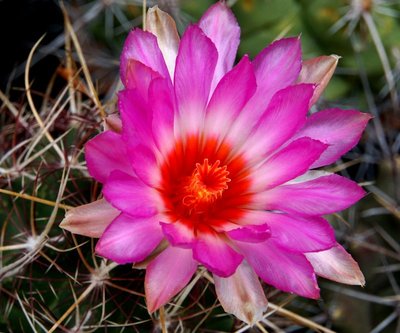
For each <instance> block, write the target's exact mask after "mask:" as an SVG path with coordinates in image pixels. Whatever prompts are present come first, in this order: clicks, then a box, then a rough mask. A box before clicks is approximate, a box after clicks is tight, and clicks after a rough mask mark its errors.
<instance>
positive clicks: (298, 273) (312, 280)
mask: <svg viewBox="0 0 400 333" xmlns="http://www.w3.org/2000/svg"><path fill="white" fill-rule="evenodd" d="M235 244H236V245H237V246H238V248H239V249H240V251H241V253H243V255H244V256H245V258H246V260H247V261H248V263H249V264H250V266H252V267H253V269H254V271H255V272H256V273H257V275H258V276H260V277H261V279H263V280H264V281H265V282H266V283H268V284H270V285H272V286H274V287H276V288H278V289H280V290H283V291H287V292H290V293H295V294H297V295H300V296H304V297H309V298H319V288H318V285H317V280H316V277H315V274H314V270H313V268H312V266H311V265H310V263H309V262H308V261H307V259H306V258H305V256H304V255H302V254H298V253H293V252H290V251H287V250H285V249H284V248H281V247H279V246H278V245H276V244H275V242H274V241H273V240H272V239H269V240H267V241H266V242H264V243H257V244H252V243H242V242H237V241H236V242H235Z"/></svg>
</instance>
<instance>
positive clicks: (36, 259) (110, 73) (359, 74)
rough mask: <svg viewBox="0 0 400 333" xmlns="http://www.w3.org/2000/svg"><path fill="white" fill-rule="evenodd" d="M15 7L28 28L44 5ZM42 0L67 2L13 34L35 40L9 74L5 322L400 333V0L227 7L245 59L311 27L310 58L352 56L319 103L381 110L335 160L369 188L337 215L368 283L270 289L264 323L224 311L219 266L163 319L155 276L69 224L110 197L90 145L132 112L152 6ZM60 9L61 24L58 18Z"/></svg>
mask: <svg viewBox="0 0 400 333" xmlns="http://www.w3.org/2000/svg"><path fill="white" fill-rule="evenodd" d="M11 1H12V0H8V1H4V2H3V3H0V6H3V8H2V7H0V12H1V13H2V15H7V14H8V13H10V14H9V15H11V14H12V13H16V14H15V15H16V16H15V20H16V21H17V22H21V24H22V23H24V22H31V21H29V20H27V19H26V20H25V21H24V18H26V17H28V18H29V17H30V16H29V14H30V13H31V14H33V13H35V14H37V15H39V14H38V12H35V10H34V9H35V8H37V7H35V1H26V6H25V8H23V6H20V7H19V8H16V7H13V6H15V4H14V5H10V3H11ZM43 3H44V4H46V3H47V4H49V5H51V6H52V7H51V8H52V10H51V11H49V12H47V13H46V16H45V17H44V18H41V17H39V16H35V18H34V19H32V18H31V20H32V23H31V24H33V26H34V25H35V24H38V26H39V23H40V25H43V27H42V31H39V30H40V29H38V31H37V33H36V34H34V33H33V31H34V29H33V28H32V31H31V32H32V34H28V31H27V32H26V33H25V34H17V30H16V29H17V28H16V29H15V31H14V30H13V29H10V28H8V29H5V28H4V29H1V31H2V32H1V33H2V34H7V35H10V36H8V39H6V40H7V41H8V42H9V43H10V44H9V50H10V54H13V53H12V52H11V51H12V50H13V44H12V43H20V44H21V45H22V44H24V49H16V48H14V49H15V50H17V51H15V54H18V59H17V58H16V59H15V60H12V61H8V62H6V64H5V65H4V66H7V68H5V70H4V69H3V68H2V71H1V73H2V79H3V80H2V85H1V87H0V88H1V90H0V100H1V109H0V110H1V113H0V192H1V193H0V221H1V224H0V227H1V230H0V331H4V332H8V331H10V332H31V331H37V332H42V331H44V332H47V331H57V332H58V331H59V332H90V331H95V330H97V331H111V332H114V331H116V332H120V331H137V332H152V331H155V332H156V331H164V332H165V331H166V330H168V332H195V331H200V332H212V331H220V332H233V331H239V332H245V331H253V332H266V331H268V332H283V331H284V332H306V331H308V330H310V331H312V330H319V331H322V332H332V331H337V332H356V333H358V332H373V333H378V332H400V319H399V318H400V307H399V305H400V286H399V282H398V281H400V278H399V275H400V273H399V271H400V243H399V239H400V228H399V222H400V210H399V203H400V181H399V177H400V174H399V166H400V159H399V151H400V135H399V128H400V110H399V101H398V93H399V86H398V79H399V76H400V38H399V36H400V19H399V16H400V4H399V3H398V1H390V0H386V1H384V0H375V1H373V0H353V1H350V0H329V1H328V0H321V1H306V0H237V1H227V3H228V4H229V5H231V6H232V9H233V11H234V13H235V15H236V17H237V18H238V21H239V24H240V26H241V28H242V37H241V45H240V48H239V57H240V56H242V55H243V54H244V52H247V53H249V54H250V56H254V55H255V54H257V53H258V52H259V51H260V50H261V49H262V48H263V47H264V46H265V45H267V44H269V43H270V42H271V41H273V40H274V39H277V38H279V37H283V36H293V35H298V34H300V33H301V35H302V46H303V58H305V59H307V58H311V57H314V56H317V55H320V54H332V53H335V54H338V55H340V56H342V59H341V60H340V62H339V68H338V69H337V71H336V74H335V76H334V77H333V79H332V81H331V82H330V84H329V86H328V88H327V90H326V91H325V94H324V96H323V98H322V99H320V104H319V105H317V109H323V108H328V107H334V106H339V107H345V108H357V109H360V110H363V111H365V112H370V113H371V114H372V115H373V116H374V119H373V120H372V121H371V123H370V125H369V127H368V128H367V131H366V133H365V135H364V138H363V140H362V141H361V143H360V145H359V146H358V147H356V148H355V149H353V150H352V151H351V152H350V153H348V154H347V155H346V156H345V158H343V160H342V161H341V162H340V163H337V165H336V166H334V167H333V168H331V169H334V170H333V171H336V172H340V173H342V174H343V175H344V176H347V177H350V178H352V179H355V180H356V181H358V182H359V183H361V184H363V185H364V186H365V188H366V190H367V191H368V192H370V194H369V195H368V196H367V197H366V198H365V199H364V200H362V201H361V202H360V203H359V204H358V205H356V206H354V207H352V208H350V209H349V210H347V211H345V212H342V213H341V214H340V215H339V214H337V215H335V216H334V217H333V218H332V219H331V223H332V224H334V225H335V229H336V230H337V238H338V239H339V240H340V241H341V243H342V244H344V246H345V247H346V248H347V249H348V250H349V251H350V252H351V253H352V254H353V256H354V257H355V258H356V259H357V261H358V262H359V263H360V265H361V268H362V270H363V272H364V274H365V276H366V281H367V284H366V287H365V288H363V289H361V288H357V287H354V288H352V287H347V286H340V285H337V284H334V283H330V282H328V281H325V280H324V281H322V280H321V281H320V285H321V290H322V299H321V300H319V301H312V300H306V299H303V298H298V297H295V296H291V295H288V294H285V293H281V292H278V291H277V290H275V289H273V288H271V287H268V286H265V291H266V295H267V297H268V299H269V300H270V307H269V310H268V311H267V313H266V315H265V317H264V320H263V321H262V322H260V323H258V324H257V325H256V326H254V327H253V328H249V327H247V326H245V325H244V324H243V323H241V322H239V321H237V320H235V319H234V317H232V316H229V315H227V314H225V313H224V312H223V310H222V308H221V307H220V306H219V304H218V303H217V302H216V301H215V300H216V297H215V291H214V288H213V286H212V285H211V284H212V282H211V279H210V277H209V276H208V275H207V274H206V273H205V271H204V270H199V271H198V272H197V275H196V277H195V278H194V280H193V283H191V284H189V286H188V287H187V288H185V290H183V291H182V292H181V293H180V294H179V295H178V296H177V297H176V298H175V299H174V302H173V303H171V305H168V306H166V307H165V309H164V310H163V311H160V312H157V313H155V314H154V315H152V316H150V315H149V314H148V312H147V310H146V306H145V301H144V297H143V296H144V295H143V278H144V274H143V272H141V271H139V270H132V268H131V267H130V266H129V265H125V266H116V265H114V264H113V263H111V262H106V261H104V260H103V259H101V258H99V257H94V255H93V249H94V245H95V241H93V240H91V241H88V239H87V238H86V237H75V236H73V235H72V234H70V233H66V232H63V231H62V230H61V229H60V228H58V224H59V222H60V221H61V219H62V217H63V216H64V213H65V211H66V210H68V209H69V208H70V207H75V206H78V205H81V204H84V203H88V202H92V201H94V200H96V199H97V198H98V196H99V194H100V191H101V188H100V187H99V185H98V184H96V183H95V182H94V181H93V180H92V179H91V178H90V177H89V176H88V173H87V170H86V166H85V164H84V159H83V152H82V147H83V145H84V143H85V142H87V140H88V139H89V138H91V137H93V136H94V135H95V134H97V133H99V132H100V131H102V128H103V126H112V123H111V124H110V123H108V124H104V123H103V121H102V118H103V115H104V114H112V113H115V112H116V111H117V109H116V104H115V102H116V99H115V93H116V91H118V90H119V89H120V83H119V78H118V64H119V61H118V57H119V54H120V49H121V46H122V42H123V40H124V38H125V37H126V35H127V33H128V31H129V30H130V29H131V28H132V27H133V26H140V25H141V23H142V13H143V6H142V1H134V0H114V1H113V0H103V1H100V0H99V1H68V2H65V3H64V5H63V7H58V5H55V4H54V2H52V1H41V2H40V4H41V5H42V6H44V5H43ZM212 3H214V1H211V0H210V1H208V0H203V1H197V0H182V1H178V0H160V1H150V0H148V1H147V6H153V5H155V4H158V5H159V6H160V7H161V8H162V9H163V10H166V11H168V12H169V13H170V14H171V15H172V16H174V18H175V19H176V21H177V22H178V28H179V29H180V31H181V32H182V31H183V30H184V28H185V27H186V26H187V24H188V23H189V22H194V21H197V20H198V18H199V17H200V16H201V14H202V13H203V12H204V11H205V10H206V8H208V7H209V6H210V5H211V4H212ZM7 5H9V7H7ZM36 6H38V3H36ZM43 8H44V7H43ZM39 12H40V11H39ZM17 14H18V15H17ZM63 16H64V17H65V19H66V20H65V24H64V21H63ZM50 18H51V19H55V18H57V19H58V21H57V20H54V21H53V20H52V22H51V26H50V28H49V27H45V26H44V25H45V24H44V23H45V22H49V21H50ZM42 19H43V20H42ZM19 20H21V21H19ZM55 21H57V22H55ZM2 24H5V22H4V20H2ZM12 27H13V25H12V23H11V28H12ZM19 29H21V28H19ZM22 30H29V27H28V28H27V27H26V26H25V27H24V29H22ZM45 30H49V33H48V35H47V36H46V37H45V39H44V40H43V41H42V42H41V43H39V44H37V45H36V47H35V48H33V46H34V45H33V44H34V43H35V42H36V41H37V40H38V39H39V37H41V34H42V33H43V32H45ZM12 31H14V34H15V35H16V36H18V37H16V39H15V38H12V35H13V33H12ZM28 35H31V36H32V38H31V39H30V40H25V39H24V37H27V36H28ZM50 37H51V38H50ZM29 50H32V51H31V54H30V56H29V57H28V52H29ZM25 51H27V53H26V54H25V53H24V52H25ZM22 55H23V57H22ZM27 59H28V60H27ZM49 59H50V60H49ZM26 60H27V61H26ZM15 61H17V63H15Z"/></svg>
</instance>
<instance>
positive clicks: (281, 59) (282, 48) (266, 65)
mask: <svg viewBox="0 0 400 333" xmlns="http://www.w3.org/2000/svg"><path fill="white" fill-rule="evenodd" d="M253 65H254V71H255V74H256V78H257V92H256V94H255V95H254V97H253V98H252V100H251V101H250V103H249V105H247V107H246V110H249V112H251V111H252V110H253V112H254V113H255V114H256V115H259V114H260V113H261V112H264V110H265V109H266V108H267V106H268V104H269V102H270V100H271V98H272V96H273V95H275V93H276V92H277V91H279V90H281V89H283V88H286V87H288V86H290V85H292V84H293V83H295V82H296V79H297V77H298V75H299V73H300V69H301V44H300V39H299V38H297V37H294V38H284V39H280V40H277V41H275V42H274V43H272V44H271V45H269V46H268V47H266V48H265V49H264V50H263V51H262V52H261V53H260V54H259V55H257V56H256V58H255V59H254V62H253Z"/></svg>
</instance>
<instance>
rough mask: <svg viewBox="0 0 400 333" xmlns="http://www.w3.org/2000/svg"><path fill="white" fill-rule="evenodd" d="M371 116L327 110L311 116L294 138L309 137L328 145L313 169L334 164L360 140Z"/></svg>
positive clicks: (349, 111)
mask: <svg viewBox="0 0 400 333" xmlns="http://www.w3.org/2000/svg"><path fill="white" fill-rule="evenodd" d="M370 119H371V116H370V115H369V114H366V113H361V112H359V111H356V110H341V109H328V110H324V111H320V112H317V113H314V114H313V115H311V116H310V117H309V118H308V120H307V122H306V124H305V126H304V127H303V128H302V129H301V130H300V131H299V132H298V133H297V134H296V138H300V137H309V138H312V139H316V140H319V141H321V142H324V143H326V144H328V145H329V147H328V149H326V151H325V152H324V153H323V154H322V155H321V157H320V158H319V159H318V161H316V162H315V163H314V164H313V166H312V167H313V168H318V167H320V166H324V165H328V164H331V163H333V162H335V161H336V160H337V159H338V158H339V157H340V156H342V155H343V154H344V153H346V152H347V151H349V150H350V149H351V148H353V147H354V146H355V145H356V144H357V142H358V141H359V140H360V138H361V134H362V132H363V131H364V129H365V127H366V126H367V123H368V121H369V120H370Z"/></svg>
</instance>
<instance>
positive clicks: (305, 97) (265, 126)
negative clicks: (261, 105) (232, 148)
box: [243, 84, 314, 159]
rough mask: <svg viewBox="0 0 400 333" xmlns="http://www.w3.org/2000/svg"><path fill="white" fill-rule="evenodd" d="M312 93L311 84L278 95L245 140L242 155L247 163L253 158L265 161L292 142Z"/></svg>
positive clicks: (294, 87) (303, 120) (301, 123)
mask: <svg viewBox="0 0 400 333" xmlns="http://www.w3.org/2000/svg"><path fill="white" fill-rule="evenodd" d="M313 93H314V86H313V85H311V84H299V85H295V86H290V87H287V88H284V89H282V90H280V91H278V92H277V93H276V94H275V95H274V96H273V97H272V100H271V102H270V103H269V105H268V108H267V109H266V111H265V112H264V114H263V115H262V116H261V118H260V120H259V122H258V124H257V126H256V128H255V129H254V130H253V131H252V134H251V135H250V137H249V138H248V139H247V140H246V143H245V145H244V146H243V149H244V154H245V155H246V156H248V158H249V159H254V156H256V157H257V159H262V158H265V156H267V155H268V154H269V153H271V152H272V151H274V150H275V149H277V148H279V147H280V146H281V145H282V144H283V143H285V142H286V141H287V140H288V139H289V138H291V137H292V136H293V134H294V133H295V132H296V131H298V130H299V128H301V127H302V126H303V125H304V123H305V122H306V115H307V112H308V109H309V105H310V99H311V97H312V96H313ZM294 110H296V111H295V112H294Z"/></svg>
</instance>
